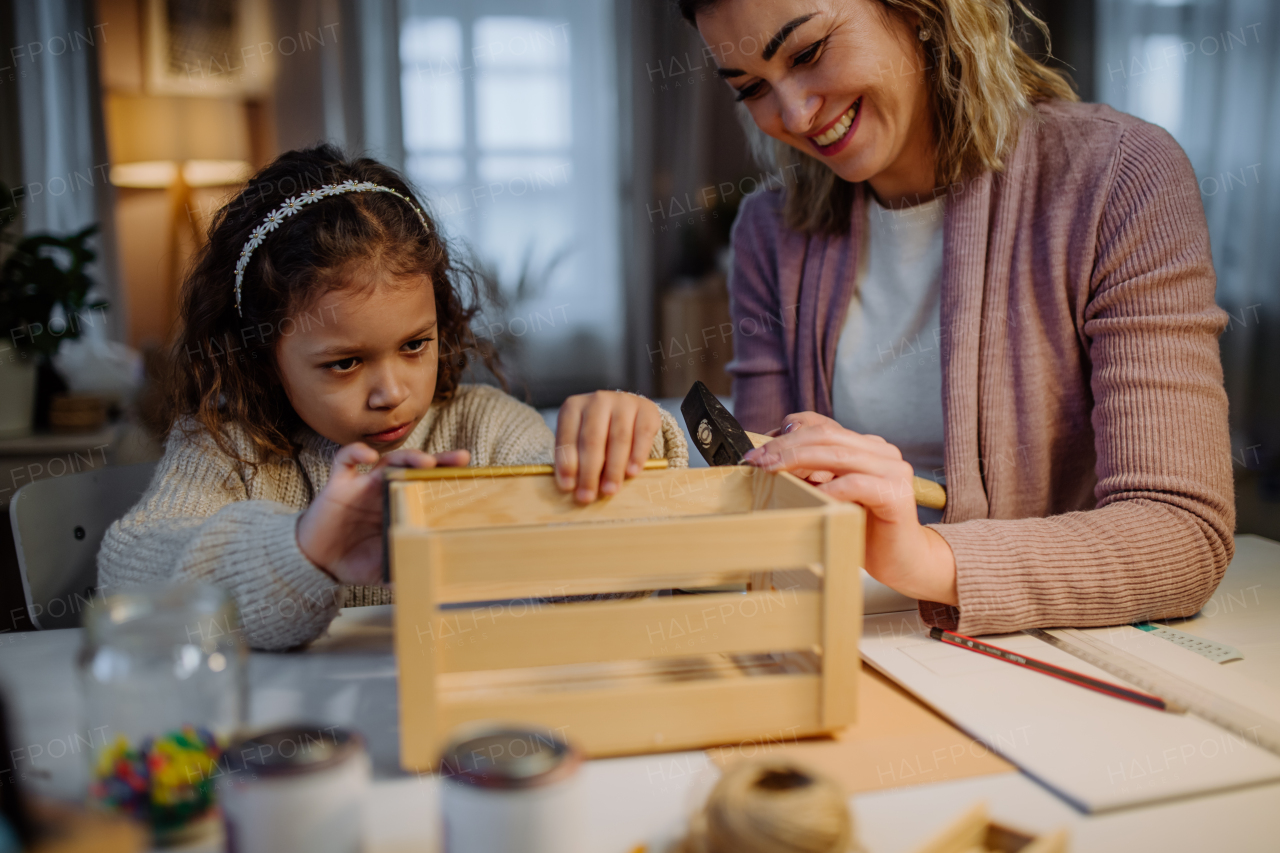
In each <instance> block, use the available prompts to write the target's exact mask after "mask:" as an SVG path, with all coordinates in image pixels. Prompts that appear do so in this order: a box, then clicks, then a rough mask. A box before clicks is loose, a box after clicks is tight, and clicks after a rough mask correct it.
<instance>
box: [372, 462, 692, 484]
mask: <svg viewBox="0 0 1280 853" xmlns="http://www.w3.org/2000/svg"><path fill="white" fill-rule="evenodd" d="M666 467H667V460H665V459H647V460H645V463H644V469H645V470H646V471H653V470H657V469H661V468H666ZM555 470H556V469H555V467H554V466H551V465H500V466H494V467H490V468H388V469H386V474H385V476H386V478H387V479H388V480H476V479H482V478H485V477H527V476H536V475H543V474H554V473H555Z"/></svg>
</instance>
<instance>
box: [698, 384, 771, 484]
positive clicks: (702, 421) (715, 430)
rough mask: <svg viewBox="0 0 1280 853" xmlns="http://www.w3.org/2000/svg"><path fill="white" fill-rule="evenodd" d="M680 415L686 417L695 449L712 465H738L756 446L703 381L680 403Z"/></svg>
mask: <svg viewBox="0 0 1280 853" xmlns="http://www.w3.org/2000/svg"><path fill="white" fill-rule="evenodd" d="M680 414H682V415H684V423H685V426H687V427H688V428H689V435H691V436H693V444H694V446H695V447H697V448H698V452H699V453H701V454H702V458H703V459H705V460H707V464H708V465H711V466H719V465H737V464H738V463H740V462H741V461H742V457H743V456H744V455H746V453H747V451H749V450H751V448H752V447H753V446H754V445H753V444H752V443H751V439H750V438H748V437H747V434H746V432H745V431H744V430H743V429H742V424H740V423H738V419H737V418H735V417H734V416H733V415H731V414H729V410H728V409H726V408H725V407H724V404H723V403H721V402H720V401H719V400H718V399H716V395H715V394H712V393H711V389H709V388H707V386H706V385H704V384H703V383H702V382H701V381H698V382H694V383H693V387H692V388H690V389H689V393H688V394H687V395H686V396H685V398H684V402H683V403H681V404H680Z"/></svg>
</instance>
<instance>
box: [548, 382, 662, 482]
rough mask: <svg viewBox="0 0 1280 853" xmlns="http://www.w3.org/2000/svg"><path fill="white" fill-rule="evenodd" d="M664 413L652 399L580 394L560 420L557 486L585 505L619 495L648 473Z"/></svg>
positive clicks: (566, 405) (612, 393) (607, 393)
mask: <svg viewBox="0 0 1280 853" xmlns="http://www.w3.org/2000/svg"><path fill="white" fill-rule="evenodd" d="M661 428H662V415H661V414H659V412H658V407H657V406H656V405H654V403H653V401H652V400H648V399H645V398H644V397H639V396H637V395H635V394H625V393H623V392H621V391H596V392H595V393H593V394H578V395H575V396H573V397H570V398H569V399H567V400H565V401H564V405H563V406H561V407H560V416H559V419H558V420H557V421H556V485H557V486H558V487H559V488H560V491H562V492H569V491H572V492H573V498H574V500H576V501H577V502H578V503H582V504H586V503H590V502H591V501H593V500H595V499H596V496H597V495H600V496H605V497H607V496H609V495H613V494H616V493H617V491H618V489H619V488H621V487H622V481H623V480H624V479H626V478H627V477H634V476H636V475H637V474H639V473H640V472H641V471H643V470H644V463H645V460H646V459H648V458H649V450H650V448H652V447H653V438H654V436H656V435H657V434H658V430H660V429H661Z"/></svg>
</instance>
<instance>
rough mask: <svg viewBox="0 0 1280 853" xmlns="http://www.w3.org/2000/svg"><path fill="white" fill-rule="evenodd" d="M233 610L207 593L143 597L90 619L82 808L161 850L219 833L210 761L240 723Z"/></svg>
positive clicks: (192, 587) (203, 587)
mask: <svg viewBox="0 0 1280 853" xmlns="http://www.w3.org/2000/svg"><path fill="white" fill-rule="evenodd" d="M247 665H248V650H247V647H246V646H245V642H244V634H243V632H242V631H241V628H240V618H239V614H238V613H237V611H236V606H235V602H234V601H232V599H231V598H230V596H228V595H227V594H226V593H225V592H224V591H222V590H221V589H219V588H217V587H214V586H209V585H207V584H182V585H175V586H164V587H144V588H138V589H131V590H126V591H123V592H118V593H114V594H112V595H108V596H106V597H105V598H104V599H102V600H101V601H98V602H95V604H94V605H93V607H91V608H89V611H88V614H87V617H86V620H85V631H84V645H83V646H82V647H81V650H80V658H79V668H80V682H81V686H82V688H83V693H84V712H85V723H86V729H87V731H88V732H89V736H90V737H89V739H90V742H91V743H92V744H93V748H92V750H91V751H90V756H91V761H92V764H91V767H90V778H91V783H90V790H89V796H90V800H91V802H92V803H93V804H94V805H96V806H98V807H101V808H105V809H108V810H111V811H117V812H123V813H125V814H127V815H129V816H131V817H133V818H135V819H137V820H139V821H141V822H143V823H146V824H148V825H149V826H150V827H151V829H152V832H153V834H154V836H155V839H156V841H157V842H158V843H161V844H167V843H178V842H185V841H188V840H190V839H192V838H195V837H198V836H201V835H203V834H205V833H206V832H214V831H216V828H217V808H216V803H215V796H214V795H215V790H216V788H215V783H216V779H215V778H214V777H215V776H216V775H217V773H218V760H219V758H220V757H221V755H222V751H223V750H224V749H225V748H226V746H227V744H228V743H230V742H231V739H232V738H233V737H234V736H235V735H236V733H237V730H238V729H239V728H240V726H241V724H242V723H243V721H244V719H245V703H246V670H247Z"/></svg>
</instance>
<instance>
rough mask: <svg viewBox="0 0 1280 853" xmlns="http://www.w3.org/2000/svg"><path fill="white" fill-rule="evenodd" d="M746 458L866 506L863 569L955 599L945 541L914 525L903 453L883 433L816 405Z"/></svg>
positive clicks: (900, 585)
mask: <svg viewBox="0 0 1280 853" xmlns="http://www.w3.org/2000/svg"><path fill="white" fill-rule="evenodd" d="M745 461H746V462H747V463H748V464H750V465H755V466H757V467H760V468H765V469H767V470H770V471H789V472H791V473H792V474H795V475H796V476H797V477H803V478H805V479H808V480H809V481H810V482H811V483H814V484H815V485H817V487H818V488H819V489H821V490H822V491H824V492H826V493H827V494H829V495H831V496H832V497H834V498H838V499H840V500H844V501H850V502H853V503H859V504H861V505H862V506H863V507H865V508H866V510H867V555H866V569H867V572H868V573H870V574H871V576H872V577H874V578H875V579H876V580H878V581H880V582H881V583H883V584H885V585H886V586H890V587H893V588H894V589H896V590H898V592H901V593H902V594H903V595H909V596H911V597H912V598H919V599H923V600H926V601H938V602H942V603H943V604H957V603H958V602H959V599H958V598H957V594H956V562H955V555H954V554H953V553H952V552H951V546H949V545H948V544H947V541H946V540H945V539H943V538H942V537H941V536H939V535H938V534H937V533H936V532H935V531H933V530H931V529H929V528H927V527H924V526H923V525H921V524H920V521H919V518H918V516H917V515H916V501H915V495H914V494H913V492H912V489H911V478H912V477H913V476H915V472H914V470H913V469H912V467H911V465H910V464H909V463H907V462H904V461H903V459H902V453H901V452H900V451H899V450H898V448H896V447H894V446H893V445H892V444H890V443H889V442H887V441H885V440H884V439H883V438H880V437H879V436H875V435H862V434H860V433H856V432H854V431H853V430H848V429H845V428H844V427H842V426H840V424H838V423H836V422H835V421H834V420H832V419H831V418H827V417H823V416H822V415H819V414H816V413H814V412H801V413H799V414H795V415H788V416H787V417H786V418H785V419H784V420H783V426H782V428H781V434H780V435H778V437H777V438H774V439H773V440H772V441H770V442H769V443H768V444H764V445H761V446H760V447H757V448H755V449H754V450H752V451H751V452H750V453H748V454H747V455H746V458H745Z"/></svg>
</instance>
